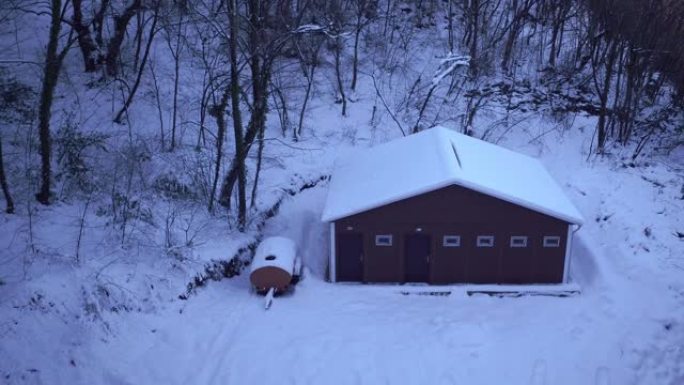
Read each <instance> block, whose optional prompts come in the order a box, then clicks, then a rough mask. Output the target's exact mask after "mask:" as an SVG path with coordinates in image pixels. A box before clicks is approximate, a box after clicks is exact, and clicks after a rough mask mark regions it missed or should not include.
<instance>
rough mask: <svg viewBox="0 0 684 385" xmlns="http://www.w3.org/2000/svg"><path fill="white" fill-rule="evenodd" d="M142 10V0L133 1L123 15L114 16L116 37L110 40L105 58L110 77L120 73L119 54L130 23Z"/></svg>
mask: <svg viewBox="0 0 684 385" xmlns="http://www.w3.org/2000/svg"><path fill="white" fill-rule="evenodd" d="M141 9H142V0H133V2H132V3H131V5H129V6H128V7H127V8H126V9H125V10H124V12H123V13H122V14H121V15H118V16H114V36H112V38H111V39H109V46H108V47H107V56H106V57H105V64H106V66H107V75H109V76H112V77H114V76H116V74H117V73H118V72H119V63H118V62H119V54H120V53H121V44H122V43H123V40H124V37H125V36H126V29H127V28H128V23H129V22H130V21H131V19H132V18H133V16H135V14H136V13H138V12H139V11H140V10H141Z"/></svg>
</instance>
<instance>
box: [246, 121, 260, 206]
mask: <svg viewBox="0 0 684 385" xmlns="http://www.w3.org/2000/svg"><path fill="white" fill-rule="evenodd" d="M257 141H258V142H259V147H258V148H257V164H256V172H255V174H254V184H253V185H252V197H251V199H250V203H249V207H254V204H255V202H256V197H257V187H258V186H259V175H260V174H261V160H262V159H263V154H264V127H263V126H262V127H261V129H260V130H259V136H258V138H257Z"/></svg>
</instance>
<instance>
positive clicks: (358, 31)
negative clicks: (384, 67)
mask: <svg viewBox="0 0 684 385" xmlns="http://www.w3.org/2000/svg"><path fill="white" fill-rule="evenodd" d="M360 35H361V15H360V14H359V15H357V19H356V31H355V32H354V57H353V59H352V81H351V90H352V91H356V76H357V73H358V72H359V36H360Z"/></svg>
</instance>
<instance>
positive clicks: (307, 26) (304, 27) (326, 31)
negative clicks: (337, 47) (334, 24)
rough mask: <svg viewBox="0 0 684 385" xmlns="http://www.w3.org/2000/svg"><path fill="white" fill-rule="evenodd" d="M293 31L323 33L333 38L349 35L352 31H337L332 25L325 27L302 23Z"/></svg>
mask: <svg viewBox="0 0 684 385" xmlns="http://www.w3.org/2000/svg"><path fill="white" fill-rule="evenodd" d="M292 33H295V34H297V33H299V34H304V33H323V34H325V35H326V36H328V37H331V38H336V37H345V36H349V35H350V34H351V33H350V32H336V31H335V30H333V29H332V28H330V27H324V26H322V25H318V24H303V25H300V26H299V27H297V28H295V29H294V30H292Z"/></svg>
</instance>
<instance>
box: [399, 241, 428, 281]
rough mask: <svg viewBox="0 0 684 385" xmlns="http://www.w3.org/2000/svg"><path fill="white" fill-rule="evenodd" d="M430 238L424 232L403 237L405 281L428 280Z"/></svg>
mask: <svg viewBox="0 0 684 385" xmlns="http://www.w3.org/2000/svg"><path fill="white" fill-rule="evenodd" d="M430 243H431V239H430V236H429V235H425V234H407V235H406V236H405V237H404V277H405V281H406V282H429V281H430V252H431V247H430Z"/></svg>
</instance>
